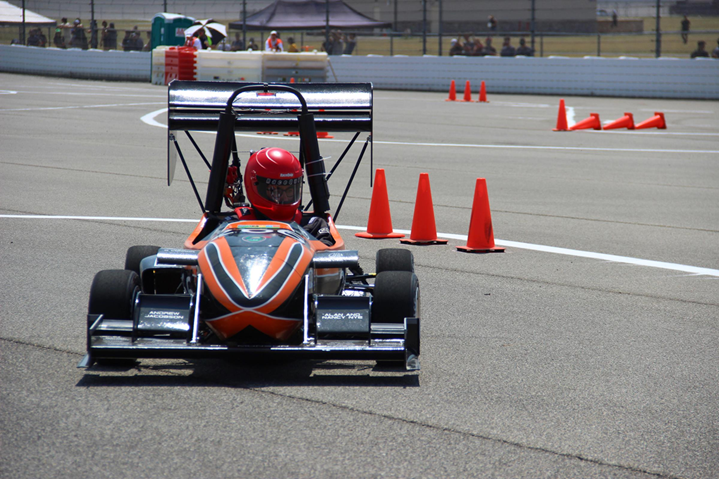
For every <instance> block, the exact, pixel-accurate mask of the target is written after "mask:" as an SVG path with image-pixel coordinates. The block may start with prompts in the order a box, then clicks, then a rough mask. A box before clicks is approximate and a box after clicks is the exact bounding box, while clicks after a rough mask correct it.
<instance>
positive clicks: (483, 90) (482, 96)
mask: <svg viewBox="0 0 719 479" xmlns="http://www.w3.org/2000/svg"><path fill="white" fill-rule="evenodd" d="M478 103H489V100H487V87H485V86H484V80H482V83H481V84H480V85H479V101H478Z"/></svg>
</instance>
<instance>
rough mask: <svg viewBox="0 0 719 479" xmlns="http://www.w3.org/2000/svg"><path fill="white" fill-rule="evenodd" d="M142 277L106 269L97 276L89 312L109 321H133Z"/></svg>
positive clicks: (88, 306)
mask: <svg viewBox="0 0 719 479" xmlns="http://www.w3.org/2000/svg"><path fill="white" fill-rule="evenodd" d="M138 291H140V277H139V276H138V275H137V273H135V272H134V271H129V270H126V269H106V270H104V271H100V272H99V273H97V274H96V275H95V279H93V280H92V286H91V287H90V301H89V302H88V305H87V312H88V313H90V314H104V315H105V317H106V318H108V319H132V312H133V309H134V301H135V294H136V293H137V292H138Z"/></svg>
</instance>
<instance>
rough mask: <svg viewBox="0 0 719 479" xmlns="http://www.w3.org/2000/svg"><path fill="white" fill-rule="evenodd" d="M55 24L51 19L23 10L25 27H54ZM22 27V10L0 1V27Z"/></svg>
mask: <svg viewBox="0 0 719 479" xmlns="http://www.w3.org/2000/svg"><path fill="white" fill-rule="evenodd" d="M56 24H57V22H56V21H55V20H53V19H52V18H47V17H43V16H42V15H40V14H39V13H35V12H31V11H30V10H28V9H27V8H26V9H25V25H27V26H30V27H54V26H55V25H56ZM10 25H22V8H20V7H16V6H15V5H11V4H10V2H1V1H0V26H2V27H7V26H10Z"/></svg>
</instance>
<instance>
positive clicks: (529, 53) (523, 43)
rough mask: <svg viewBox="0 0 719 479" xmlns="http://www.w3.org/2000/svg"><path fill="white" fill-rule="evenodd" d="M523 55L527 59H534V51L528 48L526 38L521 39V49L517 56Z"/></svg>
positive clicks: (518, 49) (518, 50)
mask: <svg viewBox="0 0 719 479" xmlns="http://www.w3.org/2000/svg"><path fill="white" fill-rule="evenodd" d="M519 55H522V56H525V57H533V56H534V50H532V49H531V48H530V47H528V46H527V42H526V41H525V40H524V38H520V39H519V48H517V56H519Z"/></svg>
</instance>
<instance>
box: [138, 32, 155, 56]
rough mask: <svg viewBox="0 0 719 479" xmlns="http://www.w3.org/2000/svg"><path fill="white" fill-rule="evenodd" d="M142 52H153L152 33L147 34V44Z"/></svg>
mask: <svg viewBox="0 0 719 479" xmlns="http://www.w3.org/2000/svg"><path fill="white" fill-rule="evenodd" d="M138 38H139V37H138ZM142 51H143V52H149V51H152V32H147V43H145V44H144V45H143V46H142Z"/></svg>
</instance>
